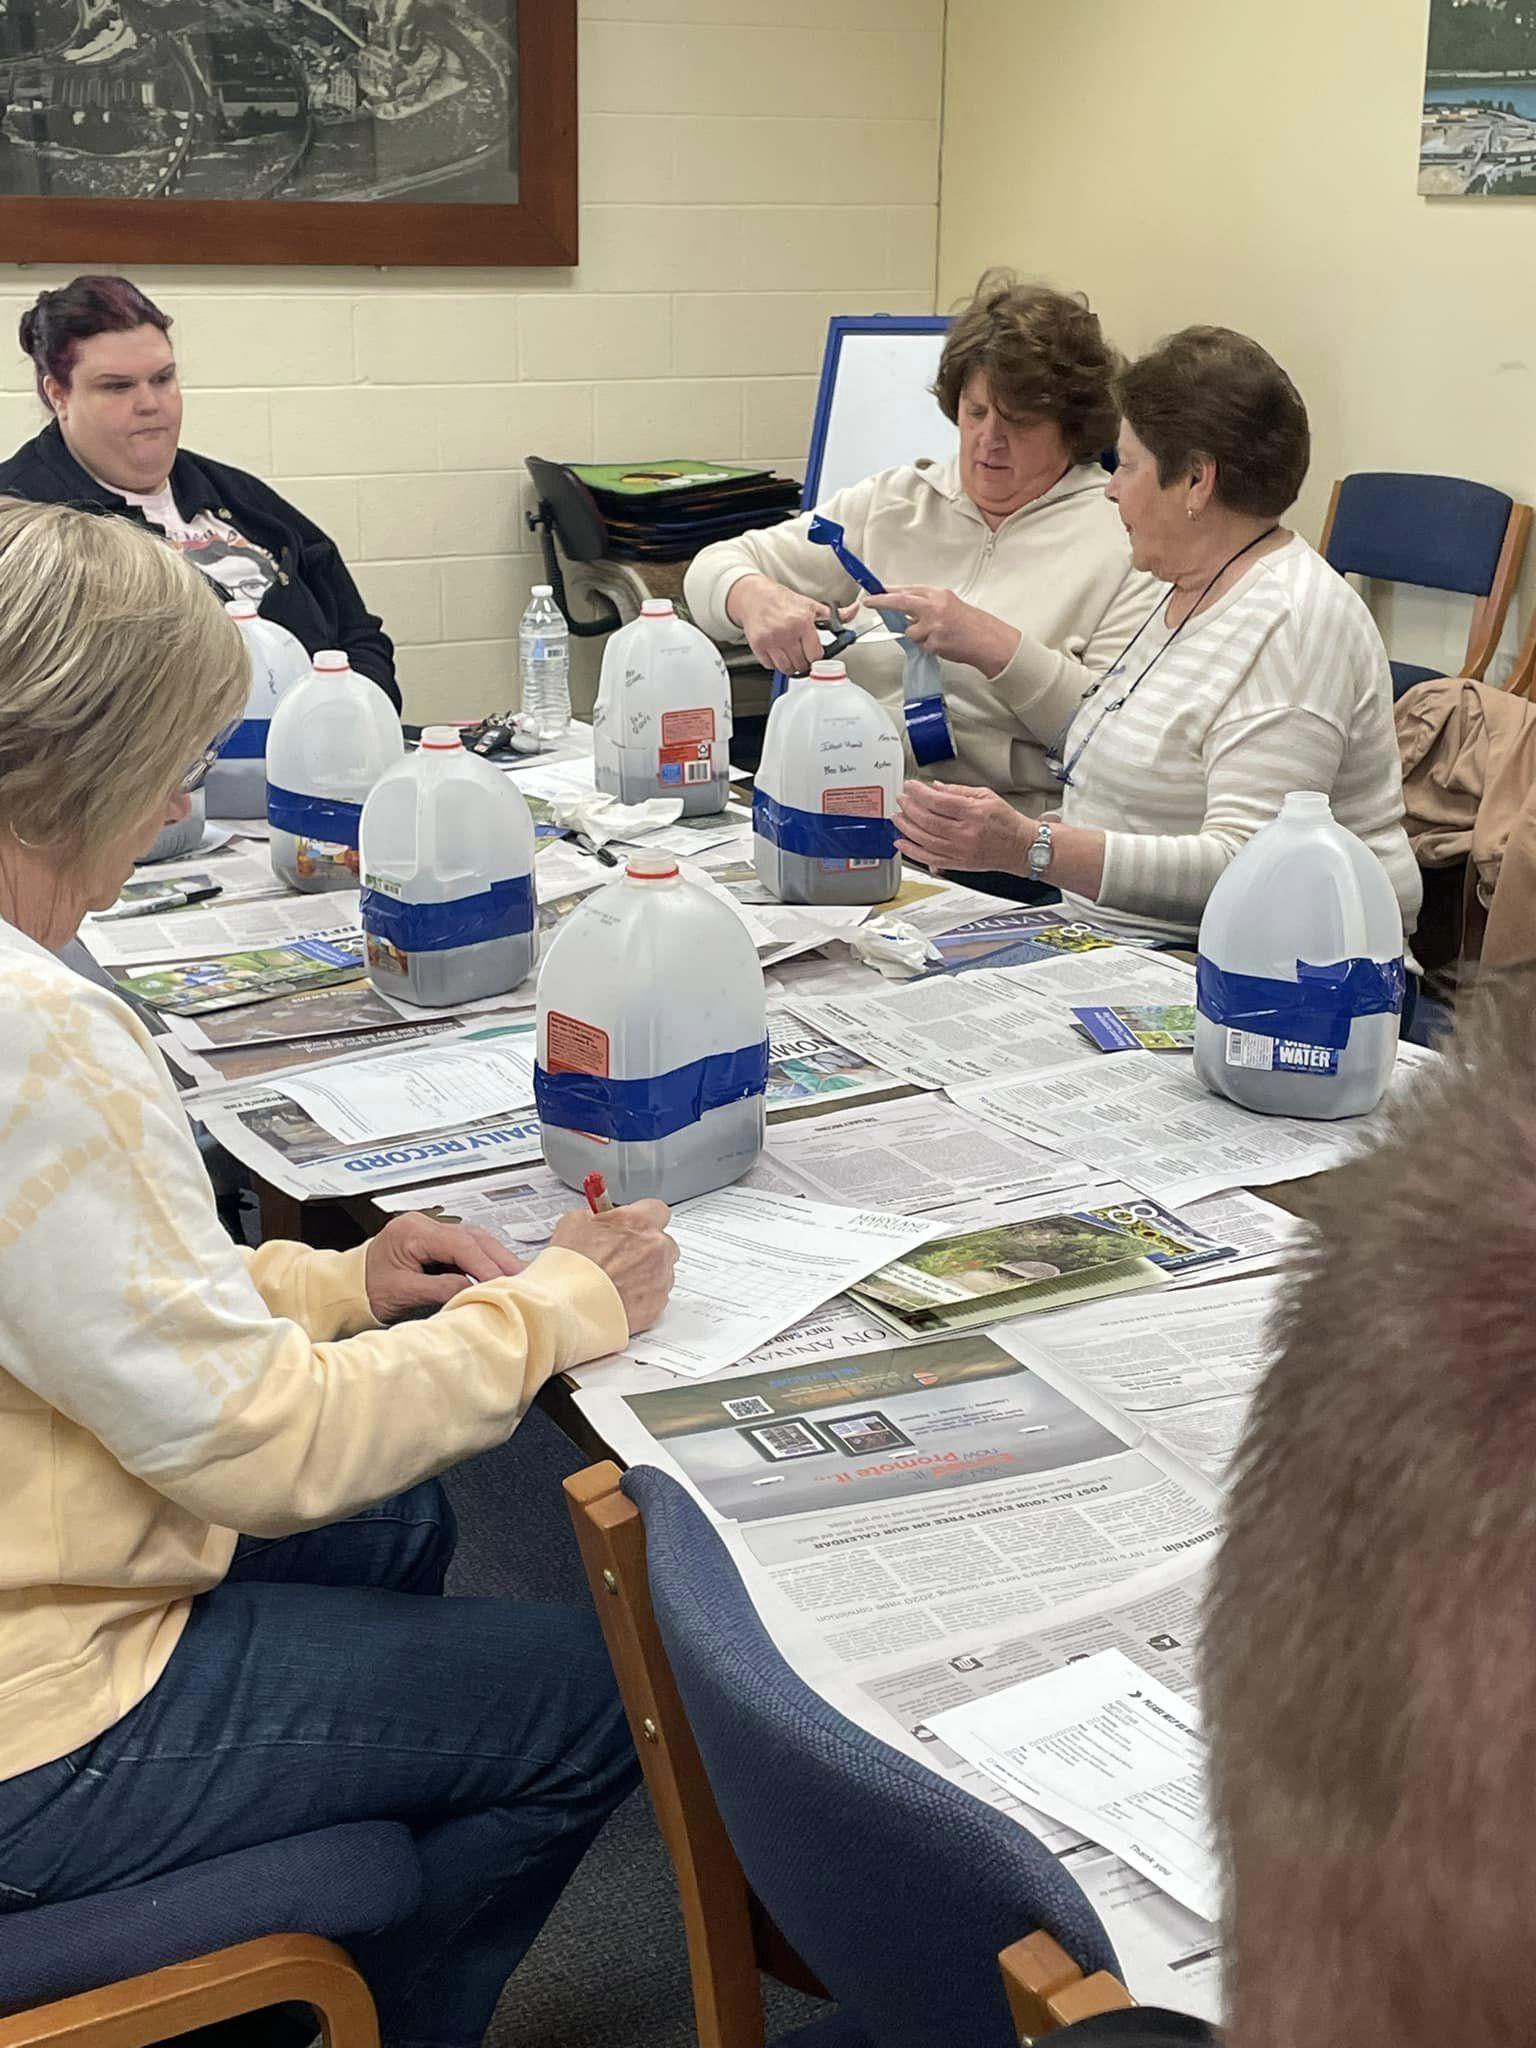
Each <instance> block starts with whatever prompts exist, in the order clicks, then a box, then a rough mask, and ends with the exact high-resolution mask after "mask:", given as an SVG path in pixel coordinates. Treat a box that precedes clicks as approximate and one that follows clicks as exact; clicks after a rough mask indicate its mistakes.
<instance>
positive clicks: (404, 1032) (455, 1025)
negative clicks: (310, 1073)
mask: <svg viewBox="0 0 1536 2048" xmlns="http://www.w3.org/2000/svg"><path fill="white" fill-rule="evenodd" d="M359 989H360V985H359V984H357V983H351V984H348V985H345V986H343V987H342V988H339V989H336V990H322V991H320V993H322V994H336V995H350V994H352V993H353V992H354V990H359ZM280 1002H281V998H279V999H278V1002H275V1003H264V1004H262V1005H261V1008H263V1009H276V1008H278V1007H279V1004H280ZM214 1014H215V1015H219V1014H221V1013H219V1012H215V1013H214ZM222 1014H224V1015H230V1014H238V1013H231V1012H227V1011H226V1012H223V1013H222ZM508 1015H510V1013H508ZM168 1021H174V1022H175V1023H183V1022H187V1023H191V1022H194V1021H208V1020H206V1019H197V1020H194V1019H191V1018H186V1019H183V1018H176V1019H174V1020H168ZM465 1022H466V1020H465V1019H464V1018H463V1017H461V1016H459V1015H456V1014H455V1013H454V1012H453V1011H447V1012H445V1013H443V1014H442V1015H440V1016H438V1017H436V1018H434V1019H433V1020H432V1021H431V1022H430V1023H427V1022H423V1023H420V1024H407V1023H405V1022H404V1021H403V1020H397V1021H396V1022H395V1023H393V1024H374V1025H370V1026H368V1027H366V1028H365V1029H363V1030H360V1031H338V1032H335V1033H322V1034H321V1035H319V1036H313V1037H306V1038H274V1039H271V1040H269V1041H266V1042H258V1043H256V1044H252V1045H231V1046H226V1047H224V1048H222V1049H214V1050H210V1051H207V1052H194V1051H193V1050H192V1049H191V1048H190V1047H189V1046H187V1045H185V1044H184V1043H182V1042H181V1041H180V1040H179V1039H174V1038H172V1039H170V1040H169V1042H167V1041H166V1040H162V1041H161V1050H162V1051H163V1052H164V1053H165V1055H166V1057H167V1059H169V1060H171V1061H172V1062H173V1063H174V1064H175V1065H176V1066H177V1067H178V1068H179V1069H180V1070H181V1072H182V1073H184V1074H185V1075H186V1076H187V1077H188V1079H189V1080H191V1081H193V1082H195V1083H196V1084H197V1085H196V1086H195V1087H193V1088H191V1089H190V1090H189V1091H188V1092H187V1093H186V1094H185V1095H184V1096H183V1098H182V1101H183V1105H184V1107H185V1108H186V1110H187V1111H188V1113H189V1115H196V1114H197V1110H198V1106H199V1104H200V1103H202V1102H203V1101H205V1100H209V1099H212V1098H214V1097H216V1096H217V1095H219V1094H220V1093H222V1091H223V1090H224V1089H226V1088H229V1087H232V1086H249V1085H250V1084H251V1083H252V1082H255V1081H266V1080H271V1079H272V1078H273V1077H274V1076H276V1075H278V1074H291V1073H295V1072H301V1071H302V1070H303V1069H304V1068H306V1067H318V1066H323V1065H325V1064H326V1062H327V1061H330V1060H339V1059H349V1058H355V1057H359V1056H362V1055H364V1054H368V1053H377V1052H390V1051H395V1052H399V1051H403V1050H404V1048H405V1047H406V1046H411V1045H430V1044H431V1043H432V1042H433V1040H434V1039H438V1038H451V1037H453V1036H454V1035H455V1034H456V1033H458V1032H461V1031H463V1030H464V1028H465Z"/></svg>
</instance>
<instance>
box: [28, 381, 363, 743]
mask: <svg viewBox="0 0 1536 2048" xmlns="http://www.w3.org/2000/svg"><path fill="white" fill-rule="evenodd" d="M171 492H172V495H173V496H174V498H175V500H176V509H177V511H178V512H180V513H181V515H182V517H183V518H184V519H192V518H194V517H195V516H196V515H197V514H198V513H199V512H211V513H212V514H213V516H214V518H215V519H223V520H225V521H227V522H228V524H229V525H231V526H233V527H235V528H236V529H237V530H238V531H239V532H241V533H243V534H244V535H245V536H246V538H247V539H249V540H253V541H255V542H256V544H257V546H258V547H263V548H265V549H266V551H267V553H268V554H269V555H271V556H272V557H273V559H274V560H275V561H276V563H277V568H278V580H277V582H276V583H274V584H273V585H272V587H271V589H270V590H269V591H268V592H267V594H266V596H265V597H264V598H263V600H262V605H261V610H262V616H263V617H264V618H268V619H275V620H276V621H277V623H278V624H279V625H280V626H286V627H287V628H288V630H289V632H290V633H292V634H293V635H294V637H295V638H296V639H298V640H302V641H303V643H304V645H305V646H306V647H307V648H308V649H309V651H310V653H311V654H314V653H317V652H318V651H319V649H320V648H322V647H339V648H341V649H343V650H344V652H345V653H346V655H347V658H348V660H349V661H350V662H351V664H352V666H353V668H355V669H356V670H357V673H358V674H359V675H360V676H367V677H368V678H369V680H370V681H371V682H375V683H377V684H378V686H379V688H380V689H381V690H383V691H384V693H385V695H386V696H387V697H388V698H389V700H390V702H391V703H392V704H393V705H394V707H395V709H396V710H397V711H398V710H399V708H400V689H399V685H398V684H397V683H396V681H395V650H394V646H393V643H392V642H391V641H390V639H389V637H388V635H387V634H386V633H385V632H384V629H383V624H382V622H381V621H380V620H379V619H377V618H376V617H375V616H374V614H373V613H372V612H371V611H369V610H368V608H367V606H366V605H365V604H364V603H363V600H362V596H361V594H360V592H359V591H358V587H357V585H356V584H355V583H354V582H353V581H352V578H351V575H350V574H349V572H348V569H347V565H346V563H345V562H344V561H343V560H342V559H341V556H340V554H339V553H338V551H337V548H336V543H335V542H334V541H333V540H332V539H331V538H330V536H329V535H328V534H325V533H322V532H321V530H320V528H319V527H318V526H316V525H315V523H314V521H313V520H311V519H306V518H305V517H304V514H303V513H302V512H300V511H299V510H298V509H297V508H296V507H295V506H293V505H290V504H289V503H288V502H287V500H286V499H285V498H280V497H279V496H278V495H277V493H276V491H273V490H269V489H268V488H267V486H266V485H265V484H264V483H262V482H261V481H260V479H259V478H257V477H254V476H250V475H248V474H247V473H246V471H245V470H243V469H231V468H230V466H229V465H228V463H224V462H211V461H210V460H209V459H208V457H207V456H206V455H189V454H188V453H187V451H186V449H185V448H183V449H181V450H180V451H179V452H178V454H177V456H176V461H175V464H174V466H173V467H172V470H171ZM0 495H3V496H6V497H11V498H30V499H32V500H33V501H34V502H36V503H42V504H48V505H77V506H79V507H80V509H81V510H82V511H85V512H112V513H116V514H117V515H118V516H119V517H120V518H124V519H136V520H138V522H139V524H140V525H141V526H143V525H147V524H148V522H147V521H146V520H145V518H144V515H143V513H142V512H140V510H139V509H138V507H137V506H136V505H128V504H125V503H124V501H123V500H122V499H121V498H120V497H119V496H118V495H117V493H116V492H115V491H109V490H108V489H107V488H106V486H105V485H104V484H99V483H97V481H96V479H95V477H93V476H92V475H91V474H90V472H89V471H88V470H85V469H82V468H81V467H80V465H79V463H78V462H76V460H75V458H74V456H73V455H71V454H70V452H69V449H68V447H67V445H66V444H65V440H64V436H63V435H62V434H61V433H60V432H59V427H58V422H57V421H54V422H52V423H51V424H50V425H48V426H46V427H44V429H43V431H42V432H41V433H40V434H39V435H38V437H37V439H36V440H35V441H28V442H27V443H25V445H24V446H23V447H20V448H18V449H17V451H16V453H15V454H14V455H13V456H12V457H11V459H10V460H9V462H4V463H0Z"/></svg>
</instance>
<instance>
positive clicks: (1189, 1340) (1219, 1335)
mask: <svg viewBox="0 0 1536 2048" xmlns="http://www.w3.org/2000/svg"><path fill="white" fill-rule="evenodd" d="M1278 1298H1279V1283H1278V1282H1277V1281H1276V1280H1275V1279H1274V1278H1273V1277H1265V1276H1262V1275H1260V1276H1255V1277H1252V1278H1249V1279H1241V1280H1231V1281H1226V1282H1223V1283H1222V1284H1221V1285H1219V1286H1209V1287H1202V1288H1198V1289H1195V1290H1192V1291H1188V1292H1183V1293H1180V1292H1176V1291H1175V1290H1172V1289H1169V1290H1166V1291H1165V1292H1163V1293H1160V1294H1156V1295H1143V1296H1141V1297H1140V1298H1138V1299H1137V1300H1135V1301H1127V1300H1118V1301H1109V1302H1103V1303H1095V1304H1094V1306H1093V1308H1092V1309H1091V1310H1089V1309H1066V1310H1063V1311H1062V1313H1061V1314H1060V1315H1053V1316H1050V1317H1047V1318H1044V1319H1037V1320H1036V1321H1034V1322H1030V1323H1027V1324H1026V1323H1014V1324H1011V1325H1009V1326H1008V1327H1006V1328H1004V1329H1001V1330H995V1331H994V1332H993V1335H994V1336H995V1337H996V1338H997V1341H998V1343H999V1344H1001V1345H1002V1346H1003V1347H1004V1348H1005V1349H1006V1350H1008V1351H1010V1352H1012V1354H1013V1355H1014V1356H1015V1357H1016V1358H1019V1359H1021V1360H1022V1361H1023V1362H1024V1363H1025V1364H1026V1365H1028V1366H1029V1367H1030V1369H1031V1370H1032V1371H1033V1372H1036V1373H1038V1374H1039V1376H1040V1378H1041V1379H1043V1380H1046V1381H1048V1382H1049V1384H1050V1385H1051V1386H1053V1387H1056V1388H1058V1389H1059V1390H1060V1391H1061V1392H1062V1393H1064V1394H1065V1395H1066V1396H1067V1397H1068V1398H1069V1399H1070V1400H1073V1401H1076V1402H1077V1403H1078V1404H1079V1406H1080V1407H1082V1408H1084V1409H1085V1410H1086V1411H1087V1412H1088V1413H1089V1414H1091V1415H1096V1416H1098V1417H1099V1419H1100V1420H1101V1421H1103V1422H1105V1423H1106V1424H1107V1425H1108V1426H1109V1427H1110V1428H1113V1429H1117V1430H1119V1431H1120V1432H1121V1433H1122V1434H1124V1435H1128V1436H1130V1437H1131V1438H1132V1440H1134V1441H1144V1442H1146V1443H1149V1444H1151V1445H1153V1446H1155V1447H1156V1448H1157V1449H1159V1450H1160V1451H1162V1452H1164V1453H1166V1454H1168V1455H1169V1456H1170V1457H1173V1458H1177V1459H1179V1460H1180V1461H1181V1462H1182V1463H1183V1464H1184V1465H1185V1466H1186V1467H1188V1468H1190V1469H1192V1470H1193V1471H1194V1472H1196V1473H1198V1474H1199V1475H1200V1477H1201V1478H1202V1479H1203V1480H1205V1481H1206V1482H1207V1483H1208V1484H1210V1485H1212V1486H1217V1487H1220V1486H1222V1485H1223V1484H1224V1483H1225V1480H1226V1476H1227V1471H1228V1467H1229V1466H1230V1464H1231V1460H1232V1457H1233V1455H1234V1453H1235V1452H1236V1450H1237V1446H1238V1443H1239V1442H1240V1440H1241V1437H1242V1432H1243V1427H1244V1424H1245V1422H1246V1420H1247V1415H1248V1404H1249V1401H1250V1400H1251V1399H1252V1397H1253V1394H1254V1391H1255V1389H1256V1388H1257V1387H1258V1384H1259V1381H1260V1380H1261V1379H1262V1378H1263V1376H1264V1374H1265V1372H1266V1371H1267V1370H1268V1369H1269V1366H1270V1364H1271V1362H1272V1360H1273V1357H1274V1347H1273V1340H1272V1337H1271V1324H1272V1319H1273V1316H1274V1310H1275V1304H1276V1301H1277V1300H1278Z"/></svg>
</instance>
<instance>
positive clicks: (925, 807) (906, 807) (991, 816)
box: [896, 782, 1035, 875]
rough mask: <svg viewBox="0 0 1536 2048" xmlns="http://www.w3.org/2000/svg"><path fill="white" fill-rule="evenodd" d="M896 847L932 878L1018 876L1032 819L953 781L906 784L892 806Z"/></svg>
mask: <svg viewBox="0 0 1536 2048" xmlns="http://www.w3.org/2000/svg"><path fill="white" fill-rule="evenodd" d="M896 830H897V833H898V835H899V836H898V838H897V841H896V844H897V846H898V847H899V848H900V849H901V851H902V852H903V853H904V854H906V855H907V856H908V857H909V858H910V859H912V860H918V861H921V862H922V864H923V866H924V867H925V868H928V869H929V870H931V871H932V872H933V873H935V874H937V873H938V872H939V871H940V870H941V869H943V868H949V869H951V870H953V871H955V872H958V873H960V874H986V873H1000V874H1007V875H1022V874H1024V873H1025V872H1026V870H1027V868H1028V866H1029V849H1030V844H1031V842H1032V841H1033V839H1034V836H1035V825H1034V820H1033V819H1032V818H1022V817H1020V815H1019V813H1018V812H1017V811H1016V810H1014V808H1013V807H1012V805H1011V804H1006V803H1004V801H1003V799H1002V798H1001V797H1000V796H998V795H997V794H996V793H995V792H994V791H992V790H990V789H969V788H966V787H964V786H963V785H961V784H958V783H953V782H908V783H906V784H905V785H904V786H903V788H902V792H901V799H900V801H899V803H898V804H897V806H896Z"/></svg>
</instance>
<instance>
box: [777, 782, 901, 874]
mask: <svg viewBox="0 0 1536 2048" xmlns="http://www.w3.org/2000/svg"><path fill="white" fill-rule="evenodd" d="M752 830H753V831H754V832H756V833H757V834H758V836H759V837H760V838H763V839H768V840H771V841H772V842H773V844H774V845H775V846H778V847H782V848H783V850H784V852H785V853H803V854H806V855H808V856H809V857H810V858H811V859H812V860H894V859H895V858H896V826H895V822H894V820H892V819H890V818H860V817H856V816H854V815H853V814H851V813H847V814H844V813H841V812H836V811H801V810H796V808H795V806H794V805H793V804H781V803H780V802H779V800H778V799H777V797H771V796H765V795H764V794H763V792H762V791H761V790H758V792H757V794H756V795H755V796H754V797H753V799H752Z"/></svg>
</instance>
